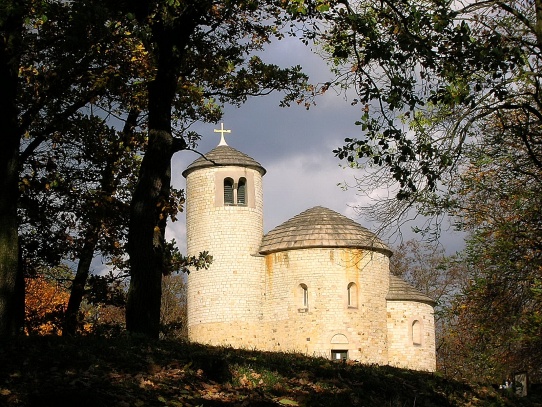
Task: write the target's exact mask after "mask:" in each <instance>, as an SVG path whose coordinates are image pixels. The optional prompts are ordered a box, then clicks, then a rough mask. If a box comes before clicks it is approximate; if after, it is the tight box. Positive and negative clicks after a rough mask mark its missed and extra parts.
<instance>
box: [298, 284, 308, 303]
mask: <svg viewBox="0 0 542 407" xmlns="http://www.w3.org/2000/svg"><path fill="white" fill-rule="evenodd" d="M298 291H299V305H300V307H301V308H309V289H308V288H307V285H306V284H299V288H298Z"/></svg>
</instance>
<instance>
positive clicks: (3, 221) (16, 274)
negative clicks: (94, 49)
mask: <svg viewBox="0 0 542 407" xmlns="http://www.w3.org/2000/svg"><path fill="white" fill-rule="evenodd" d="M9 3H10V2H8V5H5V7H4V8H5V9H6V10H9V9H10V5H9ZM11 6H12V7H13V9H12V10H14V11H12V14H11V15H8V16H3V18H2V21H1V22H2V24H1V25H0V123H1V126H0V191H1V193H0V337H8V336H13V335H15V334H17V333H20V332H21V329H22V326H23V322H24V321H23V320H22V318H21V315H23V316H24V289H23V288H22V287H21V284H24V279H23V278H22V274H21V273H22V267H20V265H19V243H18V241H19V237H18V222H17V201H18V198H19V146H20V142H21V136H20V132H19V127H18V109H17V91H18V73H19V57H20V55H19V53H18V48H19V42H20V38H21V31H22V11H21V10H20V6H18V5H16V4H12V5H11ZM21 311H22V312H21Z"/></svg>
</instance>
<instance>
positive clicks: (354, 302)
mask: <svg viewBox="0 0 542 407" xmlns="http://www.w3.org/2000/svg"><path fill="white" fill-rule="evenodd" d="M347 291H348V293H347V294H348V306H349V307H352V308H357V306H358V287H357V285H356V283H350V284H348V287H347Z"/></svg>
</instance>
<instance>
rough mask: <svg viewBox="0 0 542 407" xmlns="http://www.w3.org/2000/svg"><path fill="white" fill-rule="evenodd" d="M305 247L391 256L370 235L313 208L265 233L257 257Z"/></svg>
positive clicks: (337, 216) (336, 215)
mask: <svg viewBox="0 0 542 407" xmlns="http://www.w3.org/2000/svg"><path fill="white" fill-rule="evenodd" d="M309 247H350V248H359V249H370V250H376V251H380V252H383V253H385V254H387V255H388V256H391V250H390V249H389V248H388V246H386V245H385V244H384V243H383V242H382V241H381V240H380V239H379V238H378V237H377V236H376V235H375V234H374V233H372V232H371V231H369V230H368V229H366V228H364V227H363V226H361V225H360V224H359V223H356V222H354V221H353V220H352V219H349V218H347V217H346V216H343V215H341V214H340V213H337V212H335V211H332V210H331V209H328V208H323V207H321V206H316V207H314V208H312V209H308V210H306V211H305V212H302V213H300V214H299V215H297V216H294V217H293V218H291V219H290V220H287V221H286V222H284V223H283V224H281V225H279V226H277V227H276V228H275V229H273V230H271V231H270V232H269V233H267V234H266V235H265V236H264V237H263V240H262V245H261V246H260V253H261V254H268V253H274V252H279V251H284V250H291V249H304V248H309Z"/></svg>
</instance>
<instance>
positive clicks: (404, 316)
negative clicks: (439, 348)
mask: <svg viewBox="0 0 542 407" xmlns="http://www.w3.org/2000/svg"><path fill="white" fill-rule="evenodd" d="M387 308H388V357H389V364H390V365H391V366H397V367H402V368H408V369H415V370H427V371H430V372H434V371H435V370H436V355H435V318H434V315H433V312H434V311H433V307H432V306H431V305H428V304H425V303H419V302H413V301H388V305H387ZM414 321H418V323H419V324H420V328H421V329H420V332H419V335H418V333H417V332H415V331H414V332H413V323H414Z"/></svg>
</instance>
